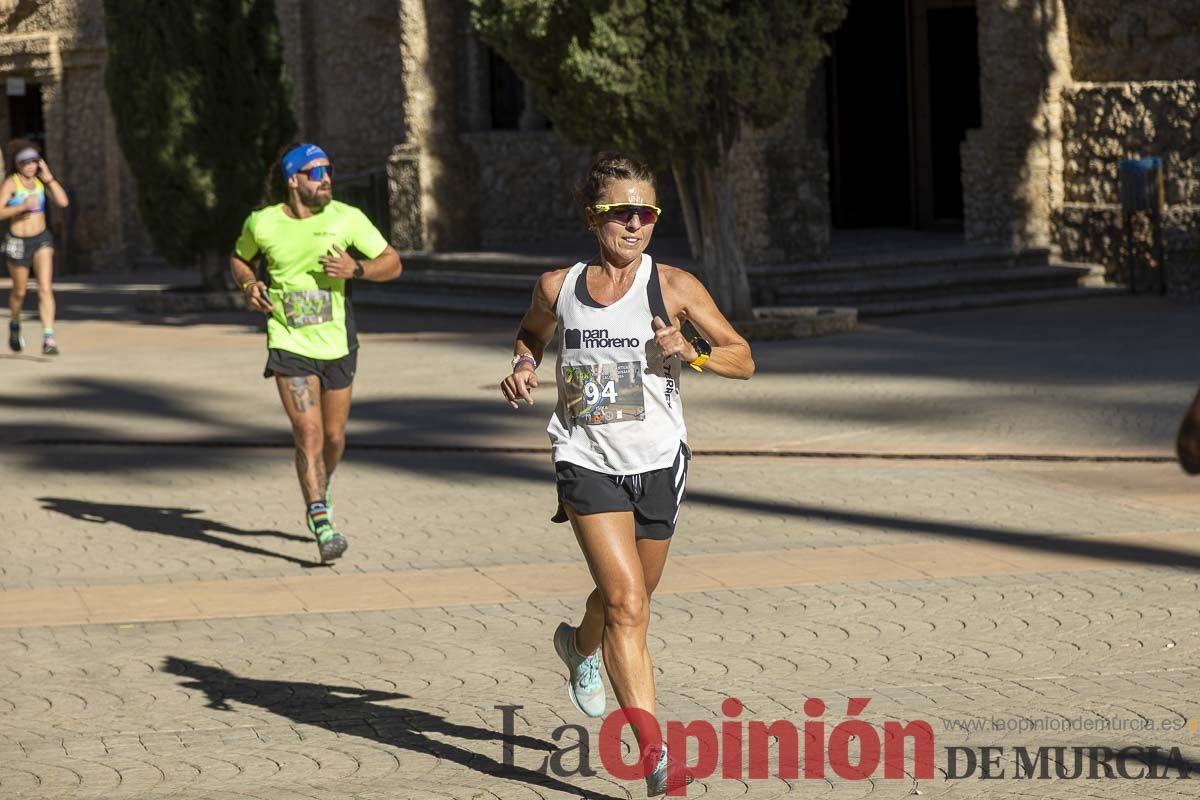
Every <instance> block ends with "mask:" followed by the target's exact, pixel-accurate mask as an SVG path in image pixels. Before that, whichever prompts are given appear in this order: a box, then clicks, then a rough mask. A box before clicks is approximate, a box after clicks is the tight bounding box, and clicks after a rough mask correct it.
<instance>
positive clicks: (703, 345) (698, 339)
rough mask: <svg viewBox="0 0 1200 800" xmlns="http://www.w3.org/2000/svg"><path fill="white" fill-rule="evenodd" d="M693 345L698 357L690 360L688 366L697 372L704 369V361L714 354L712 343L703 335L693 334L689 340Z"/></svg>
mask: <svg viewBox="0 0 1200 800" xmlns="http://www.w3.org/2000/svg"><path fill="white" fill-rule="evenodd" d="M688 341H689V342H690V343H691V345H692V347H694V348H696V357H695V358H694V359H693V360H691V361H689V362H688V366H689V367H691V368H692V369H694V370H696V372H703V371H704V362H706V361H708V358H709V356H711V355H712V345H711V344H709V343H708V340H707V339H705V338H704V337H703V336H699V335H697V336H693V337H692V338H691V339H689V340H688Z"/></svg>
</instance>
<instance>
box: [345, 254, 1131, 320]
mask: <svg viewBox="0 0 1200 800" xmlns="http://www.w3.org/2000/svg"><path fill="white" fill-rule="evenodd" d="M402 258H403V261H404V275H403V276H402V277H401V278H400V280H399V281H396V282H394V283H389V284H372V283H366V282H363V283H360V284H358V285H356V286H355V290H354V299H355V302H357V303H363V304H367V305H378V306H390V307H396V308H408V309H419V310H436V311H457V312H462V313H470V314H487V315H495V316H505V317H516V316H520V314H521V313H522V312H523V311H524V310H525V309H526V308H528V305H529V299H530V295H531V293H532V291H533V286H534V282H535V281H536V279H537V276H538V275H540V274H541V273H542V272H545V271H547V270H550V269H556V268H559V267H563V266H566V265H567V264H569V263H571V259H569V258H565V257H560V256H551V255H544V254H538V255H525V254H520V253H508V252H464V253H404V254H402ZM673 263H682V262H681V260H678V259H676V260H673ZM750 281H751V284H752V286H753V288H754V302H755V305H756V307H760V308H761V309H762V311H763V312H767V313H769V312H772V311H778V310H780V309H789V308H794V307H818V308H824V307H841V308H846V307H849V308H857V309H858V311H859V316H863V317H867V316H885V315H891V314H906V313H919V312H926V311H948V310H955V309H968V308H981V307H986V306H1001V305H1017V304H1022V303H1032V302H1043V301H1051V300H1070V299H1078V298H1086V297H1096V296H1102V295H1106V294H1109V293H1112V292H1114V291H1120V290H1121V289H1122V287H1119V286H1114V285H1111V284H1108V283H1107V282H1106V280H1105V277H1104V269H1103V267H1100V266H1097V265H1092V264H1073V263H1067V262H1062V261H1057V260H1054V259H1052V258H1051V254H1050V251H1049V250H1047V249H1028V250H1022V251H1018V252H1013V251H1011V250H1008V249H1004V248H998V247H979V246H965V245H960V246H955V247H941V248H936V249H930V250H924V251H922V250H907V249H901V250H897V251H894V252H884V253H879V252H874V253H863V254H845V255H840V256H837V257H835V258H832V259H830V260H827V261H819V262H811V263H796V264H766V265H757V266H752V267H750Z"/></svg>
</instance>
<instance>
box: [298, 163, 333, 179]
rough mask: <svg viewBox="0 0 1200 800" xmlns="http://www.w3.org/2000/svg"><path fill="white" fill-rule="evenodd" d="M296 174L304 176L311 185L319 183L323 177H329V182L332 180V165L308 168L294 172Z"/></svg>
mask: <svg viewBox="0 0 1200 800" xmlns="http://www.w3.org/2000/svg"><path fill="white" fill-rule="evenodd" d="M296 172H297V173H298V174H301V175H305V176H307V177H308V179H309V180H310V181H312V182H313V183H320V182H321V181H323V180H325V176H326V175H328V176H329V180H333V165H332V164H324V165H322V166H319V167H309V168H308V169H298V170H296Z"/></svg>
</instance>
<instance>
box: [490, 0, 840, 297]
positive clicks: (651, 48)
mask: <svg viewBox="0 0 1200 800" xmlns="http://www.w3.org/2000/svg"><path fill="white" fill-rule="evenodd" d="M471 6H472V20H473V22H474V25H475V27H476V29H477V30H478V31H479V33H480V35H481V36H482V37H483V39H484V40H485V41H486V42H487V43H488V44H489V45H491V46H492V47H493V48H494V49H495V50H496V51H497V52H499V53H500V55H501V56H503V57H504V58H505V60H507V61H508V62H509V63H510V64H512V66H513V68H514V69H515V70H516V72H517V74H518V75H520V76H521V78H522V79H523V80H525V81H526V82H527V83H528V84H530V85H531V86H532V87H533V89H534V92H535V94H536V96H537V100H538V105H539V108H540V109H541V110H542V111H543V112H544V113H545V114H546V116H547V117H549V118H550V120H551V121H552V122H553V123H554V126H555V128H556V130H558V132H559V133H560V134H561V135H562V136H563V137H564V138H566V139H567V140H568V141H572V142H576V143H579V144H585V145H590V146H592V147H609V146H615V147H618V148H620V149H622V150H627V151H631V152H633V153H637V154H639V155H641V156H642V157H643V158H646V159H647V160H649V161H650V163H651V164H653V165H654V166H655V167H657V168H660V169H666V168H669V169H670V170H671V172H672V174H673V176H674V178H675V183H676V186H677V188H678V189H679V196H680V201H681V202H682V204H683V209H682V211H683V214H684V220H685V223H686V225H687V230H688V239H689V241H690V243H691V247H692V251H693V255H695V256H696V258H697V259H698V260H699V262H700V264H701V267H702V269H703V271H704V276H705V279H706V282H707V283H708V288H709V291H710V292H712V294H713V297H714V299H715V300H716V301H717V304H718V305H719V306H720V307H721V308H722V310H724V311H725V313H726V314H728V315H730V316H733V317H737V318H743V319H744V318H748V317H749V316H750V314H751V303H750V286H749V281H748V279H747V276H746V268H745V263H744V261H743V259H742V256H741V251H740V249H739V248H738V245H737V240H736V230H737V228H736V203H735V197H734V192H733V187H732V181H730V179H729V170H728V157H729V152H730V148H731V147H732V146H733V144H734V142H735V140H736V138H737V136H738V133H739V131H740V130H741V128H742V127H743V126H745V125H749V126H752V127H755V128H765V127H767V126H769V125H771V124H773V123H775V122H778V121H780V120H782V119H783V118H784V117H785V116H786V115H787V114H788V113H789V111H790V110H791V109H792V108H794V104H795V102H796V101H797V100H799V99H800V98H801V97H802V96H803V94H804V92H805V91H806V89H807V87H808V84H809V81H810V80H811V78H812V74H813V72H814V70H815V69H816V68H817V66H818V64H819V63H820V61H821V59H822V58H823V57H824V56H825V54H826V53H827V52H828V48H827V45H826V43H825V40H824V37H825V35H826V34H827V33H829V32H831V31H833V30H834V29H835V28H837V26H838V25H839V24H840V23H841V21H842V18H843V17H844V16H845V13H846V8H845V3H844V0H687V2H683V1H682V0H680V2H667V1H666V0H471Z"/></svg>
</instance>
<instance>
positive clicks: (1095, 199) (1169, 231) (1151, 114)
mask: <svg viewBox="0 0 1200 800" xmlns="http://www.w3.org/2000/svg"><path fill="white" fill-rule="evenodd" d="M1063 108H1064V116H1063V119H1064V125H1063V134H1064V152H1065V156H1066V158H1065V169H1064V176H1063V178H1064V186H1065V190H1066V192H1065V203H1064V205H1063V207H1062V209H1061V211H1060V212H1059V213H1058V215H1057V216H1056V225H1055V228H1056V230H1055V241H1056V244H1057V245H1058V246H1059V247H1060V248H1061V249H1062V253H1063V256H1064V257H1065V258H1068V259H1072V260H1079V261H1091V262H1094V263H1099V264H1104V265H1105V266H1107V267H1108V270H1109V273H1110V275H1112V276H1113V277H1115V278H1117V279H1119V280H1127V279H1128V275H1127V274H1126V269H1125V264H1124V259H1123V258H1122V256H1121V254H1120V247H1121V242H1122V238H1123V237H1122V227H1121V226H1122V217H1121V212H1120V206H1119V202H1120V198H1119V182H1118V176H1117V167H1118V164H1119V162H1120V161H1121V160H1122V159H1126V158H1142V157H1146V156H1159V157H1161V158H1162V159H1163V166H1164V173H1165V194H1166V203H1167V206H1168V209H1167V212H1166V214H1165V215H1164V231H1165V243H1166V259H1167V269H1168V272H1167V279H1168V286H1169V288H1170V289H1171V291H1172V292H1173V293H1180V294H1191V293H1194V292H1195V289H1196V288H1197V287H1196V284H1197V278H1196V274H1195V273H1196V270H1197V264H1196V262H1197V261H1198V257H1200V234H1198V230H1200V228H1198V223H1200V131H1198V130H1197V129H1196V120H1197V119H1200V86H1198V85H1197V83H1196V82H1195V81H1183V80H1181V81H1148V82H1142V83H1101V84H1096V83H1083V84H1078V85H1076V86H1073V87H1071V88H1070V89H1068V90H1067V91H1065V92H1064V93H1063ZM1136 238H1138V237H1135V239H1136Z"/></svg>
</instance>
